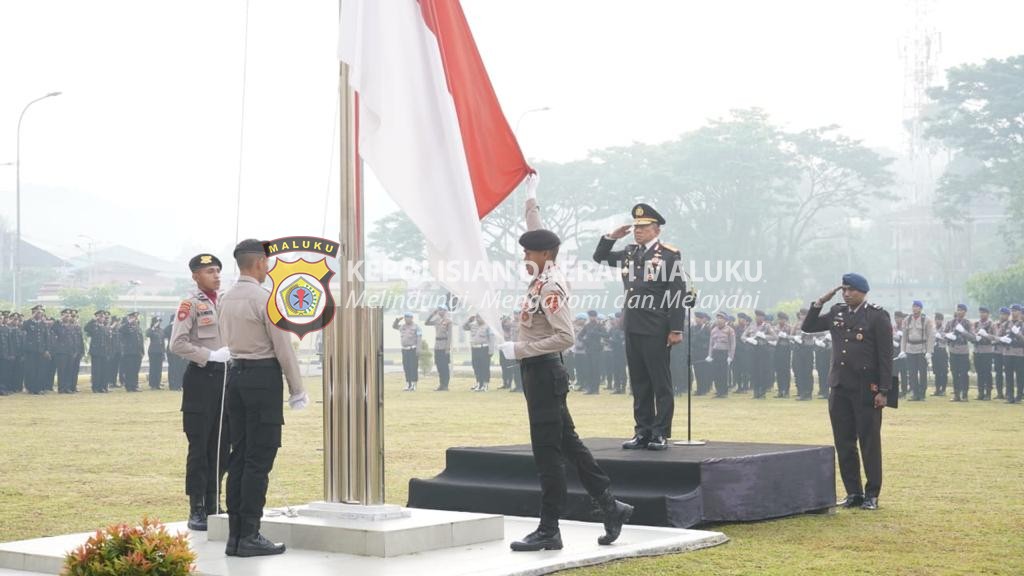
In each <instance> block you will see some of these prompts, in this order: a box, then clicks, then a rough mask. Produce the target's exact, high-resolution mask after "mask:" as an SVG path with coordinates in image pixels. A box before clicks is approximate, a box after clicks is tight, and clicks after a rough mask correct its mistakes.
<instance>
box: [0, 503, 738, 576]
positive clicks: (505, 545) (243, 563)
mask: <svg viewBox="0 0 1024 576" xmlns="http://www.w3.org/2000/svg"><path fill="white" fill-rule="evenodd" d="M414 515H415V514H414ZM536 527H537V519H536V518H515V517H505V519H504V532H505V538H504V539H503V540H497V541H492V542H485V543H480V544H472V545H465V546H459V547H454V548H446V549H443V550H435V551H432V552H423V553H419V554H406V555H404V556H399V557H395V558H374V557H370V556H355V555H350V554H339V553H331V552H315V551H310V550H301V549H289V550H288V551H287V552H285V553H284V554H282V555H280V556H271V557H265V558H234V557H227V556H225V555H224V543H223V542H217V541H210V540H208V539H207V537H206V535H205V534H203V533H202V532H196V533H193V534H192V535H191V538H192V547H193V549H195V551H196V552H197V553H198V555H199V560H198V562H197V563H196V564H197V568H198V574H200V575H201V576H271V575H280V574H301V575H302V576H327V575H332V576H333V575H336V574H359V575H360V576H427V575H433V574H445V575H446V576H538V575H541V574H550V573H552V572H557V571H559V570H565V569H568V568H578V567H580V566H590V565H593V564H601V563H604V562H610V561H612V560H619V559H623V558H633V557H639V556H656V555H662V554H673V553H679V552H688V551H693V550H699V549H701V548H708V547H711V546H716V545H718V544H722V543H725V542H727V541H728V538H726V536H725V535H724V534H722V533H720V532H705V531H702V530H684V529H680V528H656V527H649V526H626V527H624V528H623V530H622V535H621V536H620V537H619V540H618V541H617V542H616V543H615V544H614V545H612V546H599V545H598V544H597V537H598V536H600V535H601V534H603V533H604V528H603V527H602V526H601V525H600V524H594V523H589V522H570V521H563V522H562V541H563V543H564V544H565V549H563V550H559V551H548V552H512V551H511V550H509V544H510V543H511V542H512V541H513V540H516V539H518V538H520V537H522V536H524V535H525V534H527V533H529V532H531V531H533V530H534V529H535V528H536ZM168 529H169V530H171V531H185V530H186V528H185V523H184V522H177V523H174V524H169V525H168ZM89 536H91V534H70V535H66V536H56V537H52V538H39V539H36V540H23V541H20V542H9V543H6V544H0V576H8V574H9V575H10V576H29V575H30V574H35V575H38V574H39V573H43V574H58V573H60V568H61V563H62V560H63V556H64V552H65V551H66V550H70V549H72V548H74V547H75V546H79V545H81V544H82V543H83V542H85V540H86V539H88V538H89Z"/></svg>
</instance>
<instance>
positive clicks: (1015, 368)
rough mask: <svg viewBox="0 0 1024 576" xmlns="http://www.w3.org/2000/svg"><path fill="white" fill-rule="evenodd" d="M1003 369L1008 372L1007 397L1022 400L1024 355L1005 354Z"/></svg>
mask: <svg viewBox="0 0 1024 576" xmlns="http://www.w3.org/2000/svg"><path fill="white" fill-rule="evenodd" d="M1003 371H1004V372H1005V374H1006V399H1007V400H1008V401H1010V402H1020V401H1021V398H1022V397H1024V356H1010V355H1004V356H1003Z"/></svg>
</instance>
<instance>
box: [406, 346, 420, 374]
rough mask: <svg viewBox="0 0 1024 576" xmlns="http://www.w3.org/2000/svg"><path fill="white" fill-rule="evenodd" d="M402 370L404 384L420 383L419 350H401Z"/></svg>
mask: <svg viewBox="0 0 1024 576" xmlns="http://www.w3.org/2000/svg"><path fill="white" fill-rule="evenodd" d="M402 370H403V371H404V372H405V381H406V382H419V381H420V356H419V350H417V349H416V348H415V347H413V348H402Z"/></svg>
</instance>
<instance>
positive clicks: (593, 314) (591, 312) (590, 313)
mask: <svg viewBox="0 0 1024 576" xmlns="http://www.w3.org/2000/svg"><path fill="white" fill-rule="evenodd" d="M587 316H597V310H587Z"/></svg>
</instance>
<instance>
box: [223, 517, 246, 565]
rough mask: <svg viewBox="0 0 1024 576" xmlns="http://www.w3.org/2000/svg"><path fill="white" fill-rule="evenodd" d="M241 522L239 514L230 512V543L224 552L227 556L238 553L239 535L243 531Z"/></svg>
mask: <svg viewBox="0 0 1024 576" xmlns="http://www.w3.org/2000/svg"><path fill="white" fill-rule="evenodd" d="M241 531H242V528H241V523H240V522H239V518H238V516H235V515H233V514H230V513H229V514H228V543H227V546H225V547H224V554H225V555H227V556H237V555H238V535H239V533H241Z"/></svg>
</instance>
